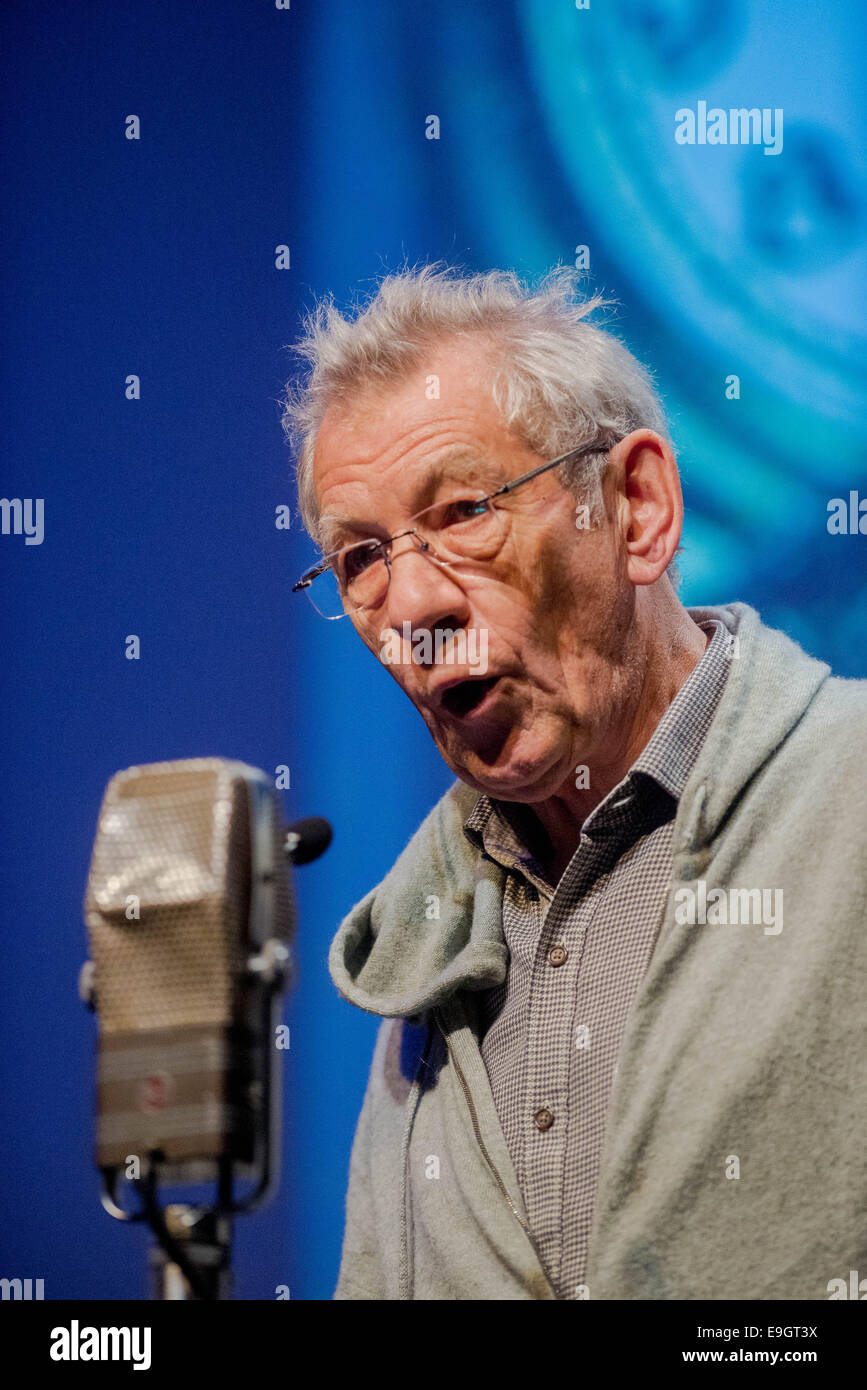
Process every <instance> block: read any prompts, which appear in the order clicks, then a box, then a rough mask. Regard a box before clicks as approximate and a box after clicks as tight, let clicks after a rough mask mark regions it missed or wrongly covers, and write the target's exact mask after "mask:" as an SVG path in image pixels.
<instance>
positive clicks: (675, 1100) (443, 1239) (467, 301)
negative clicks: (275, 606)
mask: <svg viewBox="0 0 867 1390" xmlns="http://www.w3.org/2000/svg"><path fill="white" fill-rule="evenodd" d="M596 307H597V305H596V303H595V302H593V301H591V302H589V303H588V302H583V303H582V302H580V300H578V299H577V298H576V296H575V292H574V285H573V280H572V277H571V276H570V274H569V272H567V271H559V272H554V273H553V274H552V275H550V276H549V277H547V279H546V280H545V281H543V282H542V283H541V284H540V285H539V286H536V287H535V288H534V287H528V286H525V285H523V284H522V283H521V282H519V281H518V280H517V279H516V278H515V277H514V276H512V275H509V274H506V273H502V272H491V273H489V274H484V275H464V274H461V273H459V272H455V271H452V270H449V269H443V268H440V267H426V268H423V269H421V270H417V271H407V272H405V273H401V274H398V275H395V276H391V277H388V278H386V279H385V280H383V281H382V282H381V283H380V285H379V287H378V290H377V292H376V294H375V295H374V296H373V297H372V299H371V300H370V302H369V303H367V304H366V305H363V306H361V307H360V308H358V309H357V310H356V311H355V312H354V313H352V314H350V315H347V316H346V317H344V316H343V315H341V314H340V313H339V312H338V310H337V309H336V308H335V307H334V306H333V304H331V303H328V302H327V303H324V304H322V305H320V306H319V308H318V309H317V311H316V312H315V314H314V315H312V316H311V318H310V320H309V321H308V324H307V332H306V336H305V338H304V340H303V342H302V343H301V345H300V349H301V352H302V354H303V355H304V356H305V357H306V359H307V360H308V362H309V364H310V367H311V370H310V373H309V377H308V378H307V379H306V380H305V382H304V383H303V385H302V386H298V387H296V388H294V390H293V391H291V392H290V394H289V395H288V397H287V411H286V423H287V429H288V431H289V432H290V435H291V437H292V438H293V440H294V441H295V442H296V444H297V446H298V448H299V465H298V467H299V473H298V482H299V496H300V500H301V506H302V512H303V516H304V520H305V523H306V525H307V527H308V529H309V530H310V532H311V534H312V535H313V536H314V537H315V539H316V540H317V543H318V544H319V545H320V546H321V548H322V553H323V558H322V561H321V562H320V563H319V564H318V565H316V566H315V567H314V568H313V569H311V570H309V571H308V572H307V574H305V575H304V576H303V577H302V578H301V580H300V581H299V584H298V585H297V586H296V588H298V589H301V590H305V591H306V592H307V593H308V594H309V597H310V598H311V600H312V601H313V603H314V605H315V606H316V607H317V608H318V609H319V611H320V612H322V613H324V614H325V615H326V616H338V615H346V616H348V619H349V621H350V622H351V623H352V624H353V626H354V627H355V629H356V631H357V632H358V635H359V636H360V637H361V639H362V641H363V642H365V643H366V645H367V646H368V647H369V648H370V650H371V651H372V652H374V653H375V654H376V655H378V656H380V657H381V658H382V659H383V660H384V661H385V664H386V665H387V669H388V670H389V671H390V673H391V675H392V676H393V677H394V678H395V679H396V680H397V681H398V682H399V683H400V685H401V687H402V688H403V690H404V691H405V692H406V694H407V695H408V696H409V698H410V699H411V700H412V702H413V704H414V705H415V706H416V707H417V708H418V710H419V711H420V713H421V715H422V717H423V719H424V721H425V723H426V724H427V726H428V728H429V730H430V732H431V734H432V736H433V738H434V740H435V742H436V744H437V747H438V748H439V750H440V752H441V753H442V755H443V757H444V759H445V760H446V762H447V764H448V765H449V767H450V768H451V769H452V771H453V772H454V773H455V775H456V777H457V779H458V780H457V781H456V783H455V784H454V786H453V787H452V788H451V789H450V791H449V792H448V793H447V794H446V796H445V797H444V798H443V799H442V800H441V801H440V803H439V804H438V805H437V806H436V807H435V808H434V809H433V811H432V812H431V814H430V815H429V817H428V818H427V820H426V821H425V822H424V824H423V825H422V826H421V828H420V829H419V830H418V831H417V833H416V834H415V835H414V837H413V838H412V840H411V841H410V843H409V845H408V846H407V848H406V850H405V851H404V852H403V854H402V855H401V856H400V858H399V859H398V861H397V863H396V864H395V865H394V867H393V868H392V870H391V872H390V873H389V874H388V876H387V877H386V878H385V880H384V881H383V882H382V883H381V884H380V885H379V886H378V887H377V888H374V889H373V890H372V891H371V892H370V893H369V894H368V895H367V897H365V898H364V899H363V901H362V902H360V903H359V904H358V905H357V906H356V907H355V908H354V909H353V910H352V912H351V913H350V914H349V916H348V917H347V918H346V920H345V921H344V922H343V924H342V926H341V927H340V930H339V933H338V935H337V937H336V939H335V941H334V944H333V947H332V951H331V957H330V967H331V972H332V976H333V979H334V981H335V984H336V985H337V988H338V989H339V990H340V992H341V994H342V995H344V997H345V998H346V999H348V1000H351V1001H352V1002H353V1003H355V1004H357V1005H358V1006H359V1007H361V1008H362V1009H366V1010H368V1011H370V1012H372V1013H374V1014H378V1015H381V1016H382V1017H383V1019H384V1020H385V1021H384V1022H383V1024H382V1026H381V1029H380V1032H379V1036H378V1041H377V1045H376V1048H375V1052H374V1057H373V1063H372V1068H371V1072H370V1080H369V1084H368V1088H367V1093H366V1096H365V1100H364V1106H363V1109H362V1112H361V1116H360V1119H359V1123H358V1128H357V1133H356V1138H355V1143H354V1146H353V1153H352V1161H351V1170H350V1179H349V1194H348V1200H347V1223H346V1233H345V1238H344V1247H343V1258H342V1265H341V1271H340V1277H339V1282H338V1287H337V1292H336V1297H337V1298H344V1299H437V1298H446V1299H536V1298H538V1299H583V1298H595V1299H694V1298H737V1299H773V1298H785V1299H795V1298H807V1299H823V1298H828V1297H836V1296H847V1295H845V1294H839V1293H838V1291H837V1290H838V1285H839V1286H840V1287H842V1285H843V1284H844V1283H845V1286H846V1288H847V1290H848V1289H850V1287H851V1276H850V1272H851V1271H856V1281H855V1282H856V1288H857V1286H858V1278H859V1276H858V1274H857V1271H859V1270H860V1271H861V1273H862V1274H863V1276H865V1280H864V1284H863V1286H862V1288H863V1289H864V1290H867V1219H865V1218H867V1149H865V1145H864V1140H863V1133H864V1131H863V1117H864V1113H865V1109H867V1104H865V1102H867V1071H865V1068H864V1066H863V1058H864V1056H865V1053H867V1036H865V1034H867V1028H865V1018H867V1010H865V1009H864V1007H863V1004H862V996H863V984H862V979H863V974H862V971H863V966H864V964H865V961H867V932H865V922H864V909H865V874H864V852H865V828H867V795H865V779H864V775H863V765H862V763H861V761H860V759H861V755H862V754H863V748H864V745H865V733H867V696H865V683H864V682H850V681H843V680H839V679H835V678H832V677H831V676H830V673H829V670H828V667H827V666H825V665H823V664H822V663H821V662H819V661H815V660H813V659H812V658H810V657H809V656H807V655H806V654H805V653H804V652H803V651H801V650H800V648H798V647H797V646H795V645H794V644H793V643H792V642H791V641H789V639H788V638H786V637H785V636H784V635H783V634H781V633H779V632H776V631H773V630H771V629H769V628H767V627H765V626H764V625H763V624H762V623H761V621H760V620H759V617H758V615H757V614H756V613H755V612H754V611H753V610H752V609H750V608H749V607H747V606H745V605H743V604H729V605H727V606H724V607H719V608H705V609H686V608H684V607H683V606H682V605H681V603H680V602H679V600H678V597H677V592H676V583H677V576H676V571H675V569H674V565H673V562H674V557H675V554H676V552H677V549H678V545H679V541H680V534H681V526H682V521H683V504H682V499H681V490H680V482H679V478H678V472H677V465H676V462H675V458H674V454H673V452H672V446H671V443H670V440H669V436H668V431H667V428H666V423H665V418H664V414H663V411H662V408H661V406H660V403H659V401H658V399H657V396H656V394H655V392H654V389H653V386H652V383H651V381H650V378H649V376H648V374H647V373H646V372H645V371H644V370H643V368H642V367H641V366H640V365H639V364H638V363H637V362H636V361H635V359H634V358H633V357H632V356H631V355H630V354H629V353H628V352H627V350H626V349H625V348H624V347H623V345H622V344H621V343H620V342H619V341H618V340H617V339H616V338H614V337H612V336H610V335H609V334H608V333H606V332H603V331H602V330H601V329H599V328H598V327H596V326H594V324H593V323H592V322H591V321H590V314H591V311H592V310H594V309H595V308H596ZM757 543H758V539H757ZM393 639H394V640H396V641H397V646H395V645H394V641H393ZM471 639H472V640H471ZM482 651H484V653H485V660H484V662H482V661H479V660H477V659H476V660H471V657H473V656H475V657H476V658H478V656H479V654H480V653H481V652H482ZM386 652H388V653H389V656H388V658H387V660H386V658H385V655H384V654H385V653H386ZM396 652H397V653H398V655H397V656H396V655H395V653H396ZM384 793H385V789H383V794H384ZM859 976H860V977H861V978H859ZM856 1296H857V1295H856Z"/></svg>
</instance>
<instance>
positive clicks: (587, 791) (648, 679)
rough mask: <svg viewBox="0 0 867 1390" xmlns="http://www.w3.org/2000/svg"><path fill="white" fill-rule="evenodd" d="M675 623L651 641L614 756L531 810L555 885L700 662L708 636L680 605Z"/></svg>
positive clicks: (540, 852)
mask: <svg viewBox="0 0 867 1390" xmlns="http://www.w3.org/2000/svg"><path fill="white" fill-rule="evenodd" d="M677 607H678V609H679V610H680V615H682V616H678V618H677V620H676V621H675V622H673V623H670V624H668V625H666V626H665V627H663V628H662V629H656V630H654V631H653V632H652V633H651V634H650V636H649V638H648V641H647V644H646V652H647V660H646V664H645V675H644V679H643V681H642V684H641V688H640V691H639V693H638V698H637V699H635V700H634V701H633V705H632V707H631V709H629V710H628V711H625V712H624V716H625V717H624V719H623V721H622V728H623V730H624V732H623V735H622V737H621V739H620V740H619V747H618V750H617V752H616V753H615V754H614V755H613V756H609V757H608V758H601V759H599V760H597V761H596V762H595V763H594V762H592V761H588V764H587V772H588V776H587V782H588V785H587V787H586V788H581V787H575V786H573V785H572V783H571V781H570V782H569V783H567V784H566V785H565V786H564V787H563V788H561V790H560V792H558V793H557V794H556V795H555V796H552V797H549V798H548V799H547V800H546V801H541V802H538V803H536V804H535V805H534V806H533V807H532V808H530V807H528V808H527V810H528V811H530V810H531V811H532V813H533V814H534V816H535V818H536V820H537V822H538V829H539V830H540V831H541V833H540V834H537V835H533V837H532V838H533V839H534V841H535V842H536V843H535V844H534V845H533V846H532V848H533V850H534V853H535V855H536V858H537V859H538V860H539V862H540V864H541V865H542V867H543V868H544V870H545V874H546V877H547V878H548V880H549V882H550V883H552V884H557V883H559V881H560V879H561V877H562V875H563V872H564V870H565V869H566V867H567V865H568V863H569V861H570V859H571V858H572V856H573V854H574V853H575V850H576V849H577V847H578V843H579V841H580V838H581V828H582V826H583V824H584V822H585V820H586V819H587V817H588V816H589V815H590V813H591V812H592V811H593V810H595V808H596V807H597V806H598V805H599V804H600V802H602V801H604V800H605V797H606V796H607V795H608V793H609V792H610V791H611V790H612V789H613V788H614V787H616V786H618V784H619V783H620V782H622V781H623V779H624V777H625V776H626V774H627V773H628V771H629V769H630V767H631V766H632V764H633V763H634V762H635V760H636V758H637V757H638V756H639V754H640V753H641V751H642V749H643V748H645V747H646V746H647V744H648V743H649V742H650V739H651V737H652V735H653V732H654V730H655V729H656V727H657V725H658V724H659V722H660V720H661V719H662V716H663V715H664V714H665V711H666V710H667V709H668V707H669V705H670V704H671V702H672V700H673V699H674V697H675V695H676V694H677V692H678V691H679V690H680V688H681V686H682V685H683V684H684V682H685V681H686V680H687V679H688V677H689V675H690V674H691V672H692V671H693V670H694V669H695V667H696V666H697V665H698V662H699V661H700V660H701V657H702V656H703V654H704V652H705V650H706V648H707V645H708V643H709V641H710V637H709V636H708V635H707V634H706V633H704V632H703V631H702V630H701V628H700V627H698V625H697V624H696V623H694V622H693V620H692V618H690V616H689V614H688V613H687V612H686V609H684V608H681V606H680V605H679V604H678V605H677Z"/></svg>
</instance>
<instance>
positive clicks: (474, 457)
mask: <svg viewBox="0 0 867 1390" xmlns="http://www.w3.org/2000/svg"><path fill="white" fill-rule="evenodd" d="M490 462H491V461H490V459H489V457H488V456H487V455H484V454H480V453H479V451H478V449H477V448H475V447H474V446H473V445H470V444H445V445H443V447H442V448H441V449H438V450H437V451H436V453H435V454H434V455H433V457H432V458H431V460H430V466H429V467H428V468H427V469H425V471H424V473H422V474H419V475H418V477H417V479H416V482H417V486H416V488H415V490H414V491H411V492H410V497H411V498H412V497H414V498H415V501H411V502H410V503H409V509H408V513H407V515H408V516H409V515H412V514H414V513H415V512H416V511H420V510H421V509H422V508H423V507H424V506H425V501H424V500H422V499H423V498H424V494H425V493H430V492H431V491H432V489H433V488H434V487H435V486H436V484H437V483H438V482H441V481H442V480H443V479H445V478H449V477H454V478H455V480H456V481H460V482H463V481H467V482H470V481H472V478H471V477H470V476H468V475H465V473H464V470H462V468H461V467H460V465H462V464H470V465H471V466H472V467H473V468H475V469H477V470H483V469H484V468H485V465H486V464H488V465H489V464H490ZM382 530H383V527H382V526H381V525H380V524H379V523H378V522H366V521H361V520H359V519H358V518H357V517H353V516H349V515H341V514H339V513H336V512H331V513H328V514H327V515H325V516H322V517H320V518H319V535H320V543H321V546H322V549H323V550H328V551H330V550H335V549H338V548H339V547H340V545H341V544H343V537H344V536H345V535H347V534H351V535H353V536H354V538H355V539H357V540H363V539H364V538H365V537H366V536H370V535H373V534H374V533H375V532H376V531H382Z"/></svg>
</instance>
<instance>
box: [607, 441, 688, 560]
mask: <svg viewBox="0 0 867 1390" xmlns="http://www.w3.org/2000/svg"><path fill="white" fill-rule="evenodd" d="M609 459H610V463H609V466H610V468H611V472H612V480H613V483H614V486H615V489H616V503H615V505H616V514H617V517H618V524H619V526H620V531H621V545H622V548H623V552H624V555H625V557H626V573H627V576H628V578H629V579H630V581H631V582H632V583H633V584H653V583H654V582H655V581H656V580H657V579H658V578H659V577H660V575H661V574H664V573H665V571H666V569H667V567H668V565H669V563H670V562H671V559H672V557H673V555H674V554H675V551H676V550H677V547H678V545H679V544H680V534H681V531H682V530H683V494H682V492H681V489H680V475H679V473H678V471H677V462H676V460H675V457H674V454H673V452H672V449H671V445H670V444H668V443H667V441H666V440H665V439H663V438H662V436H661V435H659V434H657V433H656V432H655V431H654V430H646V429H641V430H633V431H632V433H631V434H628V435H627V436H626V438H625V439H621V441H620V443H619V444H615V446H614V448H613V449H612V450H611V453H610V456H609Z"/></svg>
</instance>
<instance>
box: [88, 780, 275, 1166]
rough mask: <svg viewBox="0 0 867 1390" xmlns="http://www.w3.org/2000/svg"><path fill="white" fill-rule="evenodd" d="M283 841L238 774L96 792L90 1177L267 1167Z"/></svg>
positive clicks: (266, 797) (269, 792) (270, 806)
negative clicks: (109, 1172)
mask: <svg viewBox="0 0 867 1390" xmlns="http://www.w3.org/2000/svg"><path fill="white" fill-rule="evenodd" d="M285 840H286V830H285V827H284V825H283V822H282V816H281V812H280V806H279V801H278V798H277V794H276V792H275V790H274V787H273V784H272V783H271V781H270V780H269V779H268V778H267V777H266V776H265V774H264V773H263V772H260V771H259V770H258V769H256V768H252V767H248V766H247V765H246V764H244V763H240V762H234V761H230V760H228V759H223V758H191V759H186V760H182V761H178V762H163V763H152V764H148V765H144V766H140V767H133V768H128V769H126V770H125V771H123V772H118V773H117V774H116V775H115V776H114V777H112V779H111V781H110V782H109V784H108V787H107V789H106V793H105V797H104V799H103V803H102V807H101V810H100V815H99V825H98V831H97V836H96V841H95V843H94V849H93V855H92V859H91V865H90V874H89V877H88V884H87V892H86V898H85V920H86V923H87V928H88V935H89V942H90V950H91V957H92V977H91V978H92V985H93V990H94V995H95V1001H94V1007H95V1008H96V1011H97V1014H98V1019H99V1031H100V1037H99V1062H98V1078H97V1094H98V1099H97V1110H98V1129H97V1142H96V1157H97V1164H98V1166H99V1167H100V1168H102V1169H103V1170H105V1169H115V1170H116V1169H118V1168H122V1169H127V1170H129V1169H130V1165H131V1162H132V1160H133V1159H139V1160H140V1161H141V1164H142V1165H144V1169H145V1170H147V1169H149V1168H151V1167H153V1166H154V1165H155V1164H158V1165H159V1171H160V1176H161V1179H162V1180H164V1181H167V1182H186V1181H195V1182H198V1181H203V1180H208V1179H215V1178H219V1177H221V1175H224V1174H225V1172H226V1171H227V1167H226V1165H227V1164H228V1165H229V1166H230V1170H234V1173H235V1174H236V1175H237V1176H239V1177H253V1178H261V1177H262V1175H263V1173H264V1174H267V1173H269V1172H270V1173H271V1174H273V1173H274V1171H275V1170H276V1167H277V1163H276V1153H277V1146H278V1136H279V1096H280V1084H279V1081H280V1061H281V1050H282V1049H281V1046H280V1045H279V1044H280V1039H279V1038H278V1027H279V1023H278V1020H279V1012H278V1006H279V1002H280V994H281V991H282V989H283V988H284V987H285V984H286V983H287V979H288V975H289V972H290V965H291V960H290V944H291V940H292V936H293V934H294V929H295V908H294V898H293V893H292V888H291V884H290V880H289V876H288V871H287V867H286V861H285V853H284V850H285ZM128 1175H130V1176H140V1175H141V1168H140V1169H139V1171H138V1172H136V1171H135V1170H134V1169H133V1170H132V1171H131V1172H129V1173H128Z"/></svg>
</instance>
